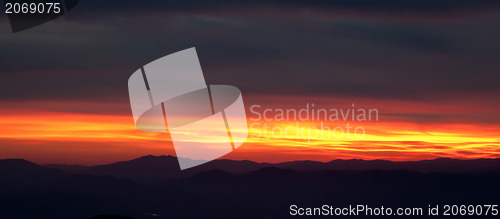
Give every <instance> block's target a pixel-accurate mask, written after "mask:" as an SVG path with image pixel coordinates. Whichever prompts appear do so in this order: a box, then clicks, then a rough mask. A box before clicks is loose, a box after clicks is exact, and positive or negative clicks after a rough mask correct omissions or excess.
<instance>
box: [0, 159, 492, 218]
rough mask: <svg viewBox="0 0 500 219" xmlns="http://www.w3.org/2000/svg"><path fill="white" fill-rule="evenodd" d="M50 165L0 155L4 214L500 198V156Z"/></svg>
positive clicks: (235, 214)
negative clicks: (186, 167)
mask: <svg viewBox="0 0 500 219" xmlns="http://www.w3.org/2000/svg"><path fill="white" fill-rule="evenodd" d="M375 164H376V165H375ZM162 165H163V166H162ZM169 165H171V166H169ZM343 165H344V166H343ZM370 165H373V166H370ZM377 165H378V166H377ZM432 165H442V166H440V167H437V166H435V167H434V168H432ZM56 166H57V167H59V168H61V169H64V166H61V165H56ZM49 167H54V165H49V166H47V167H46V166H40V165H37V164H34V163H31V162H28V161H24V160H0V188H1V189H0V218H21V219H22V218H56V219H57V218H82V219H83V218H92V217H94V216H96V215H100V216H98V217H94V218H120V216H118V215H122V216H128V217H131V218H138V219H139V218H286V217H289V207H290V205H292V204H295V205H299V206H304V207H321V205H324V204H329V205H335V206H339V207H345V206H348V205H350V204H352V205H356V204H364V205H365V204H367V205H372V206H382V205H383V206H386V207H393V208H396V207H422V208H424V209H426V208H427V206H428V205H436V204H498V201H499V199H498V197H500V190H499V189H498V185H500V170H499V168H500V165H499V160H498V159H490V160H488V159H484V160H452V159H437V160H431V161H417V162H388V161H362V160H347V161H342V160H335V161H332V162H327V163H321V162H312V161H297V162H288V163H280V164H268V163H255V162H250V161H231V160H217V161H213V162H210V163H208V164H207V165H202V166H199V168H197V169H195V168H193V169H190V171H191V172H186V173H182V172H180V171H178V164H177V161H176V158H175V157H171V156H160V157H155V156H146V157H141V158H138V159H134V160H131V161H124V162H117V163H113V164H108V165H99V166H93V167H78V168H70V170H71V171H73V172H71V171H66V172H63V171H62V170H57V169H52V168H49ZM405 167H407V168H408V169H411V170H408V169H406V170H405V169H404V168H405ZM376 168H380V169H378V170H377V169H376ZM127 169H128V172H127ZM149 170H150V171H149ZM433 170H435V171H433ZM141 171H142V172H145V173H140V172H141ZM44 174H47V175H46V176H44ZM161 174H165V176H161ZM157 175H158V176H157ZM37 178H39V179H38V180H37ZM23 180H26V181H23ZM32 180H33V181H32ZM21 182H22V183H21ZM357 217H360V216H357ZM434 217H435V216H434ZM424 218H425V217H424ZM435 218H442V217H435Z"/></svg>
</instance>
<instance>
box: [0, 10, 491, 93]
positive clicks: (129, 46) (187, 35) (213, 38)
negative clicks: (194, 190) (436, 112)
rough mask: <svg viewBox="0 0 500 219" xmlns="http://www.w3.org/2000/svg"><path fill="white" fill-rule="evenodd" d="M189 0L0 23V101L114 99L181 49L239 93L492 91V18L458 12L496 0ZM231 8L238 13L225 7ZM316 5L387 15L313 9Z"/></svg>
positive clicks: (211, 80) (212, 77)
mask: <svg viewBox="0 0 500 219" xmlns="http://www.w3.org/2000/svg"><path fill="white" fill-rule="evenodd" d="M160 2H161V3H160ZM195 2H198V3H200V4H194V3H193V2H192V1H190V2H189V3H187V1H165V2H163V1H158V2H157V3H151V4H145V3H144V1H123V0H122V1H111V2H108V1H95V2H89V1H82V2H81V3H80V5H79V6H78V7H77V9H75V10H74V12H72V13H68V14H67V15H65V16H64V17H63V18H61V19H58V20H55V21H53V22H50V23H48V24H45V25H42V26H39V27H36V28H33V29H30V30H28V31H24V32H20V33H16V34H12V33H9V32H8V31H10V29H7V28H3V27H7V26H6V23H5V22H6V21H5V20H3V22H0V28H2V29H1V31H2V33H1V34H2V37H1V38H0V50H1V51H2V53H1V54H0V66H1V69H0V74H1V76H2V80H1V81H0V98H1V99H11V100H12V99H71V100H75V99H76V100H95V99H106V100H111V99H112V100H114V101H125V102H126V101H127V98H128V91H127V80H128V77H129V76H130V75H131V74H132V73H133V72H134V71H135V70H136V69H137V68H139V67H140V66H142V65H144V64H146V63H149V62H151V61H153V60H155V59H157V58H159V57H162V56H164V55H167V54H170V53H173V52H176V51H179V50H183V49H186V48H190V47H193V46H195V47H196V48H197V51H198V54H199V57H200V61H201V64H202V67H203V70H204V74H205V77H206V79H207V81H208V82H209V83H222V84H232V85H236V86H238V87H240V88H241V89H242V90H243V92H244V93H247V94H277V95H311V96H315V95H320V96H362V97H374V98H412V99H421V100H426V99H429V98H433V97H435V96H439V95H436V94H442V95H441V96H445V97H446V94H449V93H457V92H463V93H470V92H474V93H478V94H490V95H498V94H499V88H498V86H497V84H496V83H497V81H498V80H499V79H500V76H499V75H500V74H498V72H499V69H500V68H499V66H498V64H497V57H499V51H500V44H499V43H498V39H499V38H500V30H498V28H497V27H498V25H499V24H500V16H498V15H495V13H490V14H487V15H488V16H489V17H488V16H486V17H483V16H472V17H470V16H469V14H470V13H472V12H474V13H475V12H477V11H478V10H479V11H488V10H496V9H495V8H496V7H497V5H498V4H497V3H496V2H497V1H460V0H459V1H441V0H436V1H356V2H357V3H352V2H353V1H266V3H262V2H260V3H259V2H254V1H225V3H227V4H224V7H219V6H220V5H219V4H221V2H218V1H195ZM374 2H378V3H377V4H376V3H374ZM253 6H255V7H261V8H273V10H270V11H262V10H257V9H254V8H255V7H253ZM326 6H328V7H326ZM235 8H241V9H244V10H246V11H245V12H244V13H243V12H242V13H229V14H227V13H225V12H230V11H232V10H235ZM287 8H309V9H310V10H312V12H310V13H306V14H303V13H296V11H294V10H291V11H290V10H288V9H287ZM325 8H326V9H332V10H333V9H342V8H349V9H350V10H353V11H366V10H371V11H374V12H381V13H385V14H389V16H390V18H389V19H382V20H380V19H371V17H370V16H362V17H356V16H347V17H343V16H342V15H338V16H335V13H333V14H330V13H327V16H325V14H324V13H325V12H324V11H323V10H324V9H325ZM100 9H102V10H100ZM190 9H193V10H190ZM320 9H321V10H320ZM200 10H201V11H203V10H205V11H212V13H198V11H200ZM316 10H317V11H316ZM163 11H164V13H163ZM170 11H176V13H169V12H170ZM404 11H412V12H418V13H420V14H427V12H431V11H433V12H439V11H441V12H442V13H444V12H449V11H462V12H460V13H462V14H464V15H467V16H466V18H464V19H463V20H459V21H450V22H445V23H436V22H429V21H418V22H405V18H404V17H402V16H400V15H397V14H392V12H404ZM152 12H155V13H152ZM158 12H161V13H158ZM315 12H317V13H315ZM390 12H391V13H390ZM496 12H498V10H497V11H496ZM491 14H493V15H491ZM496 14H498V13H496ZM373 16H375V15H373ZM454 16H455V15H454ZM459 17H460V16H459ZM440 19H441V18H440V17H438V18H435V20H437V21H439V20H440ZM4 29H5V30H4Z"/></svg>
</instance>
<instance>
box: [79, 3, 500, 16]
mask: <svg viewBox="0 0 500 219" xmlns="http://www.w3.org/2000/svg"><path fill="white" fill-rule="evenodd" d="M499 5H500V4H499V2H498V1H495V0H377V1H373V0H357V1H352V0H307V1H305V0H212V1H206V0H194V1H179V0H164V1H149V2H148V3H147V4H145V2H144V1H141V0H108V1H86V2H84V1H81V2H80V6H79V7H82V8H85V9H86V8H92V9H105V10H122V9H128V8H147V9H160V10H170V11H186V10H213V9H217V10H220V9H230V10H231V9H235V8H249V7H255V8H262V7H275V8H297V7H298V8H312V9H314V8H321V9H329V10H331V9H348V10H356V11H380V12H428V13H439V12H443V11H461V10H474V9H476V8H491V7H492V6H499Z"/></svg>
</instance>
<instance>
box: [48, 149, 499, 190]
mask: <svg viewBox="0 0 500 219" xmlns="http://www.w3.org/2000/svg"><path fill="white" fill-rule="evenodd" d="M45 167H50V168H55V169H59V170H62V171H66V172H67V173H73V174H75V173H78V174H89V175H96V176H108V175H110V176H114V177H118V178H128V179H133V180H135V181H138V182H145V183H154V182H160V181H162V180H169V179H179V178H183V177H188V176H193V175H194V174H196V173H200V172H206V171H208V170H213V169H219V170H224V171H226V172H229V173H235V174H241V173H248V172H251V171H255V170H259V169H262V168H265V167H278V168H281V169H291V170H298V171H305V170H358V171H360V170H410V171H416V172H421V173H430V172H447V173H465V172H481V171H496V170H500V159H477V160H457V159H449V158H439V159H435V160H423V161H404V162H393V161H386V160H368V161H366V160H356V159H353V160H333V161H330V162H326V163H324V162H318V161H292V162H284V163H278V164H270V163H257V162H253V161H247V160H245V161H235V160H214V161H211V162H209V163H207V164H205V165H200V166H197V167H194V168H190V169H187V170H183V171H181V170H180V168H179V164H178V162H177V158H176V157H173V156H152V155H149V156H144V157H140V158H137V159H134V160H130V161H122V162H116V163H112V164H107V165H97V166H91V167H84V166H74V165H45Z"/></svg>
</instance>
